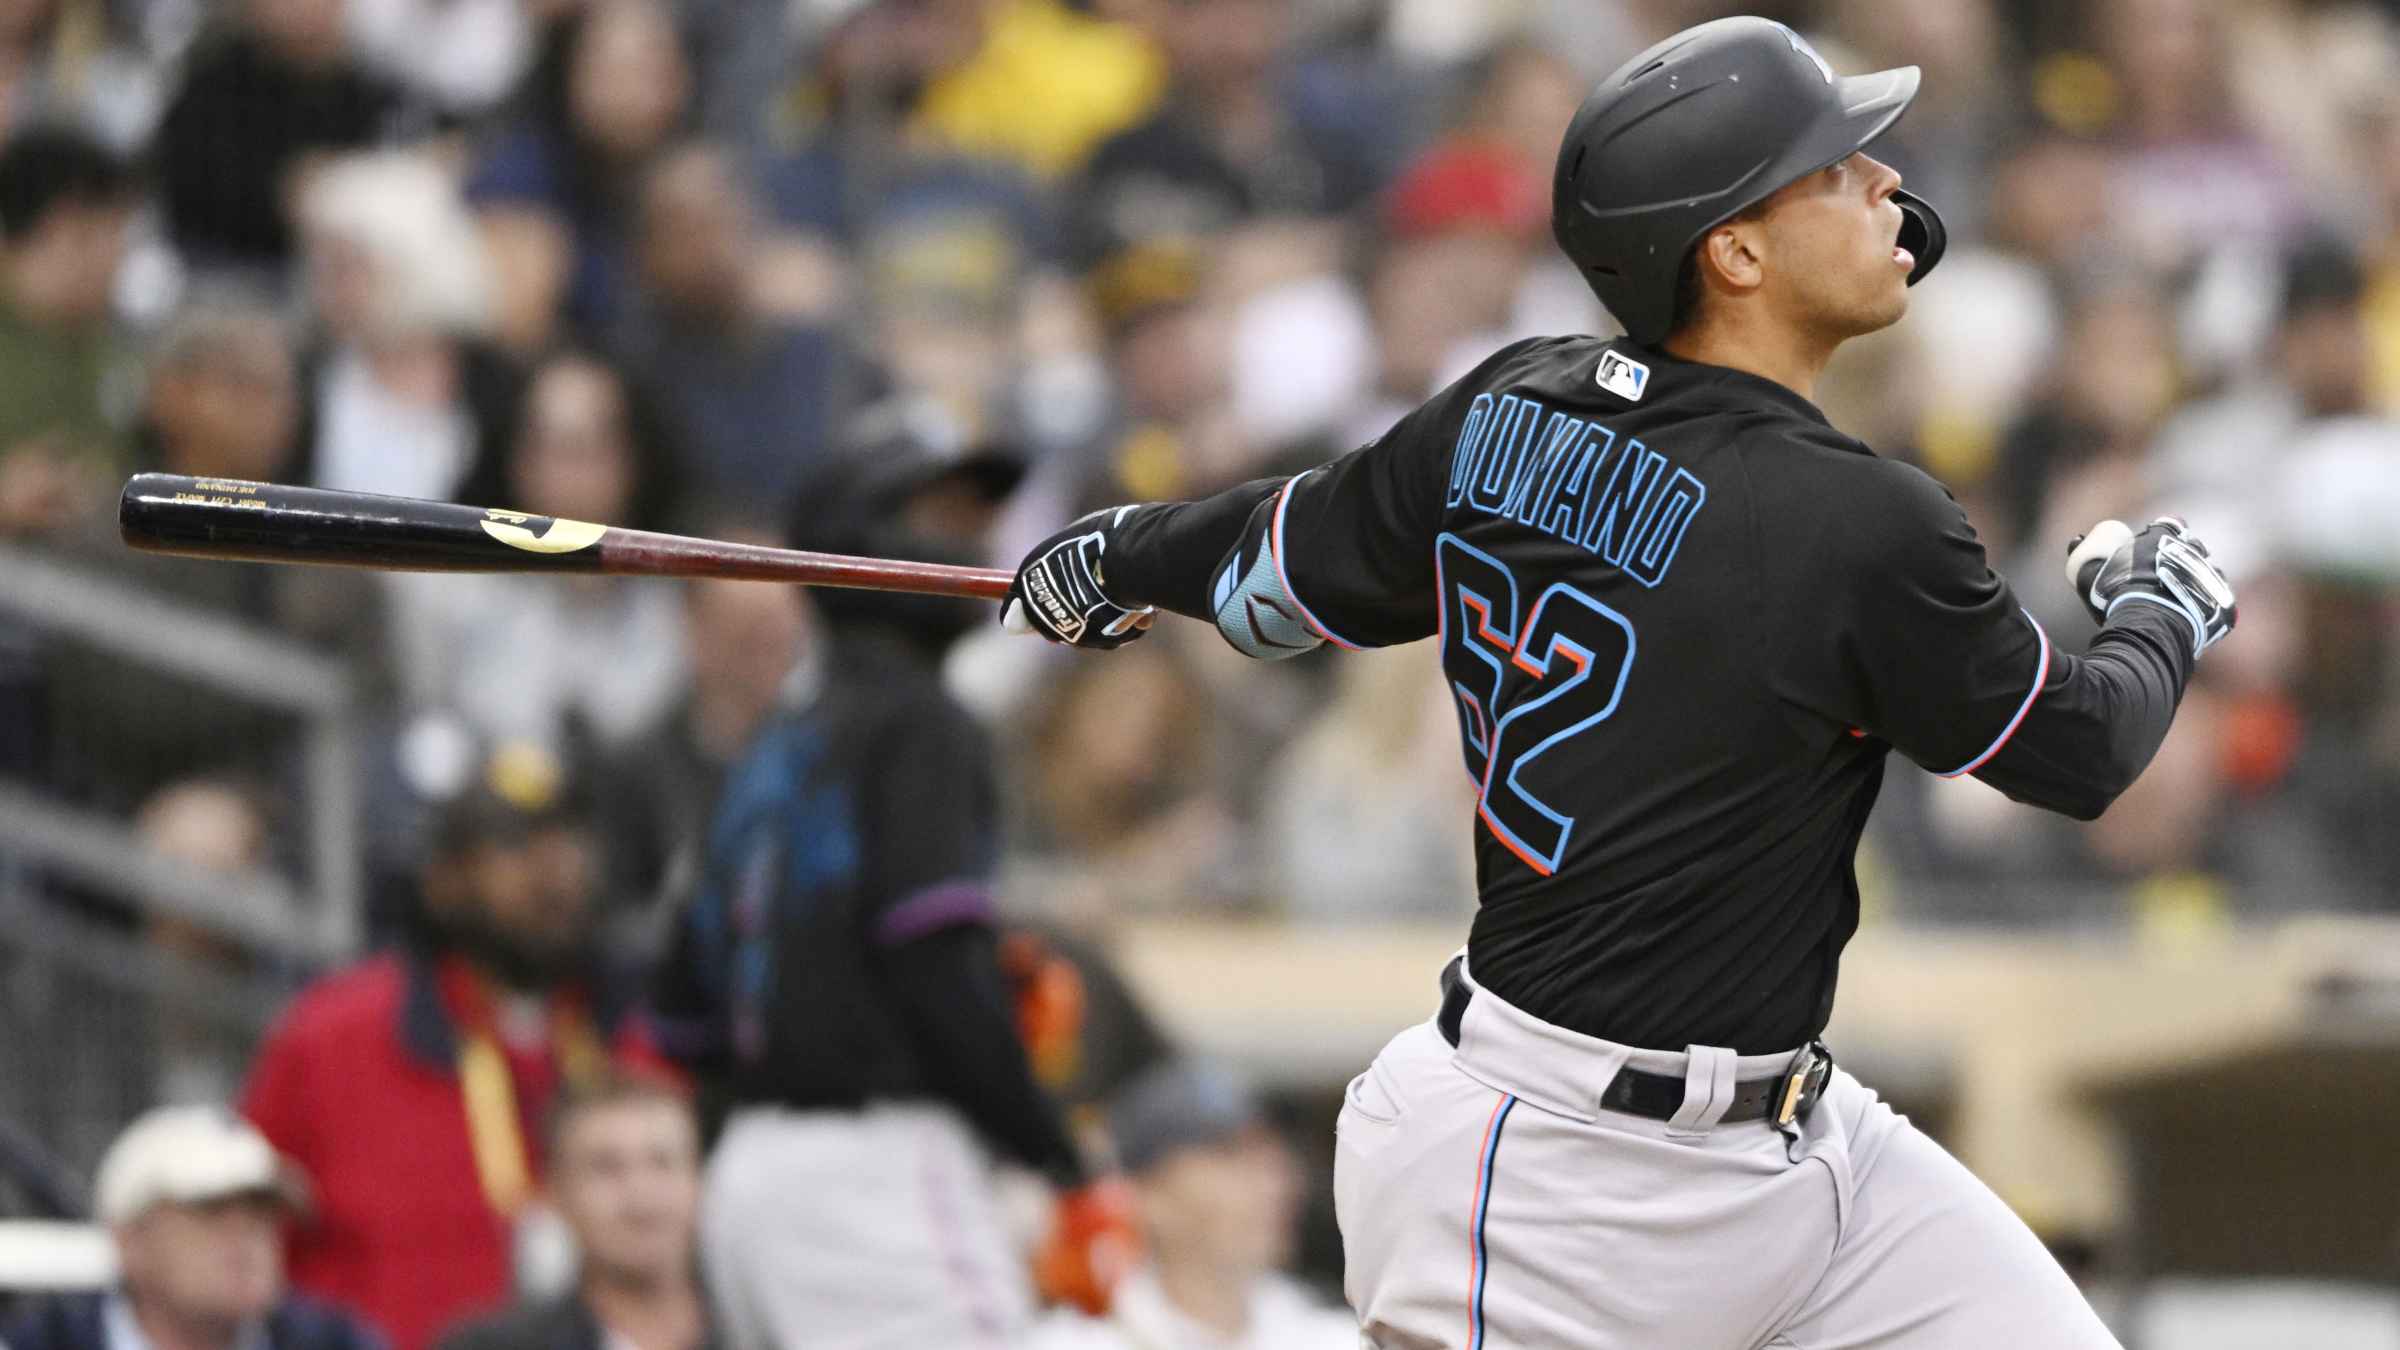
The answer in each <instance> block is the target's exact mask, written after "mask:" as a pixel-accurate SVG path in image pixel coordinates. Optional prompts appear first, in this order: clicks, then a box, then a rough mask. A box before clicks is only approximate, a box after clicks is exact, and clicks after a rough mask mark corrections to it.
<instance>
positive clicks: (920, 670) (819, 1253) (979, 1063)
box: [658, 402, 1112, 1350]
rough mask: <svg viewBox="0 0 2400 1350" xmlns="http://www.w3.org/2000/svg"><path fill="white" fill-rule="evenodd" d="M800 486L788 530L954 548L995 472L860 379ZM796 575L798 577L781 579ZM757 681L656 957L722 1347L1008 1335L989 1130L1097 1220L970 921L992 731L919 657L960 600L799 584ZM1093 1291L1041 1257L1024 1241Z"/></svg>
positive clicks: (979, 510) (986, 948) (994, 840)
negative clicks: (691, 873)
mask: <svg viewBox="0 0 2400 1350" xmlns="http://www.w3.org/2000/svg"><path fill="white" fill-rule="evenodd" d="M855 436H856V439H855V441H854V443H853V445H852V446H851V447H850V449H851V450H852V453H851V454H850V455H849V456H848V457H847V458H846V461H845V463H844V466H843V468H842V469H841V470H838V471H837V475H838V476H836V477H833V478H831V479H828V480H826V481H823V482H821V483H820V484H818V485H817V486H816V487H815V488H814V489H813V490H810V491H807V492H804V493H802V495H801V504H800V507H799V508H798V510H799V515H800V518H799V519H797V520H796V521H795V523H794V525H793V528H792V530H791V542H792V543H793V544H794V545H796V546H798V547H801V548H811V549H820V550H825V551H829V552H847V553H865V554H874V555H876V556H882V557H897V558H913V559H920V560H927V561H971V560H973V558H974V556H975V553H974V549H975V541H976V540H978V539H979V538H980V537H981V536H982V534H983V533H984V531H985V530H986V529H987V528H988V527H989V525H990V523H991V520H992V517H993V514H994V511H995V508H996V507H997V505H998V504H999V503H1000V502H1001V501H1002V500H1003V499H1004V498H1005V497H1006V496H1007V495H1008V493H1009V492H1010V491H1011V490H1013V489H1014V487H1015V486H1016V483H1017V481H1018V479H1019V478H1020V477H1021V476H1022V468H1021V466H1020V465H1019V464H1018V463H1017V462H1016V461H1015V460H1014V459H1012V458H1010V457H1008V456H1005V455H1002V454H997V453H993V452H990V451H987V450H982V449H979V448H977V447H975V446H973V445H972V444H970V442H969V441H968V439H967V438H966V436H965V435H964V433H963V431H961V430H960V429H959V428H958V427H956V425H955V424H954V423H952V422H950V421H949V420H947V419H946V418H943V417H941V416H940V415H939V414H938V412H937V411H936V410H935V409H933V408H932V407H931V406H930V405H927V404H919V403H903V402H895V403H890V404H884V405H879V406H877V407H876V408H875V409H873V410H872V411H871V412H870V413H869V414H868V415H867V416H866V418H865V419H864V420H863V421H862V422H861V424H860V426H859V427H858V429H857V430H856V433H855ZM793 602H794V603H803V602H802V601H800V600H799V599H798V598H797V597H796V596H795V599H794V601H793ZM813 603H814V604H815V605H816V607H817V609H818V611H819V615H820V621H819V623H818V624H817V625H816V633H817V640H816V641H815V643H814V644H813V645H812V646H811V647H810V648H809V649H808V651H807V652H806V654H805V655H804V657H803V658H802V661H801V663H800V665H799V666H798V667H797V668H796V669H794V671H793V672H792V675H791V678H790V681H789V683H788V685H787V687H786V690H785V696H784V705H783V708H782V710H781V711H780V713H779V714H778V715H777V716H776V717H775V718H774V719H772V720H771V721H770V722H769V723H768V724H767V727H766V729H765V730H764V731H763V732H762V733H761V735H760V736H759V738H758V740H757V741H756V742H755V744H753V745H752V747H751V749H750V751H749V753H748V754H747V755H746V756H745V757H743V758H742V759H741V760H740V761H738V762H737V763H736V764H735V765H734V766H733V768H732V769H731V770H730V771H729V773H728V774H727V776H726V780H725V789H724V793H723V796H722V797H721V799H720V801H719V803H718V806H717V810H716V814H715V818H714V820H713V821H712V822H711V824H710V826H709V828H708V833H707V836H706V840H705V843H704V846H703V847H704V857H703V859H702V863H701V873H700V881H699V888H698V892H697V894H696V896H695V898H694V901H693V903H692V905H691V906H690V908H689V909H688V910H687V911H686V913H685V914H684V916H683V918H682V922H681V924H680V926H679V929H678V932H677V934H676V937H675V941H674V946H673V951H672V953H671V955H670V957H669V960H668V962H667V966H666V969H665V971H664V973H663V976H662V984H661V988H660V991H659V999H658V1005H659V1012H660V1017H661V1025H662V1028H663V1029H664V1032H665V1035H666V1038H667V1043H668V1046H669V1048H670V1051H671V1052H672V1053H674V1054H676V1055H677V1056H678V1057H679V1058H681V1059H682V1060H683V1061H684V1062H685V1063H687V1064H688V1065H689V1066H690V1067H691V1068H692V1069H693V1070H694V1071H695V1072H697V1073H698V1074H700V1075H701V1076H702V1078H703V1079H704V1081H705V1082H706V1083H707V1084H708V1085H709V1087H710V1089H711V1090H712V1092H713V1094H714V1095H716V1096H717V1097H719V1098H721V1099H723V1101H724V1102H725V1104H726V1105H728V1106H729V1107H730V1117H729V1119H728V1120H727V1122H726V1125H725V1129H724V1133H723V1135H722V1136H721V1138H720V1140H719V1142H718V1144H717V1146H716V1151H715V1154H714V1156H713V1157H712V1159H711V1160H710V1164H709V1173H708V1183H707V1191H706V1206H705V1209H704V1212H703V1220H702V1229H701V1241H702V1247H703V1251H704V1254H705V1257H706V1260H705V1263H704V1264H705V1267H706V1270H707V1275H708V1279H709V1282H710V1285H711V1288H712V1292H713V1293H714V1295H715V1297H716V1301H717V1306H718V1311H719V1314H720V1317H721V1318H722V1321H723V1326H724V1330H725V1333H726V1338H727V1340H728V1342H729V1343H730V1344H731V1345H733V1346H735V1347H738V1348H739V1350H766V1348H767V1347H787V1346H800V1345H817V1344H827V1343H838V1344H841V1345H844V1346H859V1347H878V1346H890V1347H912V1348H913V1347H923V1346H943V1347H951V1346H957V1347H969V1346H986V1345H990V1346H998V1345H1007V1344H1013V1343H1014V1342H1015V1340H1016V1338H1017V1337H1018V1336H1019V1335H1020V1334H1021V1333H1022V1331H1023V1330H1024V1328H1025V1327H1026V1325H1027V1324H1028V1322H1029V1320H1030V1318H1031V1316H1032V1312H1033V1300H1034V1288H1033V1285H1032V1283H1031V1281H1030V1279H1029V1276H1028V1270H1027V1262H1026V1258H1025V1256H1024V1254H1023V1252H1022V1251H1021V1250H1020V1249H1019V1244H1018V1243H1017V1242H1016V1241H1015V1240H1014V1239H1012V1237H1011V1234H1010V1230H1009V1228H1008V1226H1007V1225H1006V1224H1005V1223H1004V1221H1003V1215H1002V1211H1001V1209H1000V1207H999V1205H998V1204H997V1203H996V1199H995V1195H994V1192H993V1188H992V1184H991V1170H992V1164H993V1161H994V1158H995V1155H996V1156H997V1157H999V1158H1003V1159H1006V1160H1008V1161H1011V1162H1014V1163H1016V1164H1018V1165H1020V1166H1023V1167H1027V1168H1030V1169H1033V1170H1034V1171H1036V1172H1039V1173H1040V1174H1042V1175H1043V1176H1044V1177H1046V1178H1048V1179H1049V1180H1050V1181H1051V1182H1052V1183H1053V1184H1054V1185H1055V1186H1057V1187H1058V1188H1059V1189H1060V1190H1061V1191H1063V1192H1066V1193H1067V1199H1066V1200H1065V1201H1064V1202H1063V1203H1062V1206H1061V1213H1060V1220H1061V1225H1062V1228H1065V1229H1072V1230H1075V1231H1078V1232H1082V1233H1085V1234H1087V1235H1090V1234H1100V1235H1105V1234H1106V1233H1108V1232H1109V1231H1111V1229H1112V1225H1110V1224H1107V1223H1100V1222H1095V1217H1094V1216H1095V1215H1096V1214H1099V1213H1101V1212H1103V1211H1104V1210H1105V1209H1106V1202H1105V1200H1103V1199H1102V1198H1101V1197H1103V1196H1105V1195H1106V1194H1107V1192H1105V1191H1093V1190H1086V1189H1083V1188H1084V1187H1085V1184H1086V1182H1087V1180H1088V1178H1087V1176H1086V1173H1085V1170H1084V1165H1083V1162H1082V1160H1081V1158H1080V1157H1079V1155H1078V1153H1077V1150H1076V1147H1075V1145H1074V1142H1073V1141H1072V1139H1071V1138H1070V1137H1069V1135H1068V1132H1067V1129H1066V1126H1065V1124H1064V1123H1063V1121H1062V1119H1061V1117H1060V1114H1059V1110H1058V1108H1057V1106H1056V1105H1055V1104H1054V1103H1053V1102H1052V1101H1051V1100H1050V1098H1049V1097H1048V1096H1047V1095H1045V1094H1044V1092H1043V1091H1042V1089H1041V1088H1040V1087H1039V1086H1038V1085H1037V1083H1036V1082H1035V1079H1034V1076H1033V1072H1032V1069H1031V1067H1030V1066H1029V1064H1028V1062H1027V1057H1026V1052H1025V1049H1024V1046H1023V1045H1022V1044H1021V1042H1020V1041H1019V1039H1018V1031H1017V1026H1016V1022H1015V1012H1014V1008H1013V1006H1012V1002H1011V991H1010V989H1009V986H1008V984H1007V981H1006V980H1005V979H1004V977H1003V974H1002V969H1001V962H1000V959H999V951H998V941H997V937H996V935H995V933H994V930H993V913H992V896H991V877H992V872H993V868H994V866H995V865H996V863H997V861H998V851H999V837H998V835H999V820H998V802H997V790H996V787H995V784H994V781H993V768H992V759H991V751H990V748H989V746H988V744H987V743H986V741H985V738H984V734H983V732H982V730H981V728H980V727H978V726H977V725H976V724H975V722H974V721H973V719H972V718H970V717H969V716H968V715H967V713H966V712H965V711H964V710H963V709H961V708H960V707H959V706H958V705H957V704H955V703H954V702H952V701H951V699H950V698H949V696H948V695H947V694H946V693H945V692H944V691H943V688H942V684H941V679H940V668H939V662H940V660H941V657H942V655H943V653H944V652H945V651H946V650H947V649H948V648H949V646H950V644H951V642H952V641H953V640H955V639H956V638H957V637H959V636H960V635H961V634H962V633H964V632H965V631H966V630H967V629H968V628H969V627H970V626H972V625H973V624H974V623H976V622H977V621H978V619H979V618H980V616H981V609H980V607H979V606H977V605H975V604H974V603H972V602H962V601H957V600H946V599H940V598H936V597H913V596H897V595H879V594H870V593H866V592H846V591H824V592H820V593H818V594H817V595H816V596H815V597H814V598H813ZM1049 1264H1050V1266H1051V1268H1052V1269H1053V1270H1055V1271H1062V1272H1065V1274H1066V1277H1067V1278H1066V1282H1068V1283H1081V1284H1083V1285H1084V1286H1085V1291H1086V1293H1087V1295H1089V1294H1091V1293H1093V1292H1094V1287H1093V1283H1092V1281H1091V1280H1090V1279H1089V1278H1088V1274H1087V1275H1086V1276H1085V1277H1083V1278H1081V1279H1077V1278H1075V1277H1074V1272H1075V1271H1076V1270H1077V1269H1079V1268H1080V1263H1079V1262H1078V1261H1076V1260H1074V1259H1072V1258H1071V1256H1070V1257H1069V1259H1066V1260H1064V1262H1063V1264H1062V1263H1061V1262H1059V1261H1056V1260H1054V1261H1052V1262H1051V1263H1049Z"/></svg>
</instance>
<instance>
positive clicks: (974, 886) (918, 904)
mask: <svg viewBox="0 0 2400 1350" xmlns="http://www.w3.org/2000/svg"><path fill="white" fill-rule="evenodd" d="M991 922H992V894H991V890H990V889H989V888H988V887H986V886H985V885H984V884H983V883H982V882H979V881H948V882H940V883H936V884H935V885H932V886H928V887H926V888H925V889H923V890H921V891H918V892H916V893H915V894H913V895H910V896H908V897H907V898H905V899H903V900H901V901H900V902H899V903H898V904H895V905H893V906H892V907H891V908H890V909H887V910H885V911H884V912H883V915H882V917H881V918H879V919H878V920H877V921H876V923H875V943H876V945H877V946H881V947H897V946H900V945H901V944H902V943H907V942H914V941H916V940H917V939H918V938H921V937H925V936H927V935H929V934H932V933H938V932H940V931H941V930H943V929H945V928H959V927H964V926H968V925H984V926H988V925H990V923H991Z"/></svg>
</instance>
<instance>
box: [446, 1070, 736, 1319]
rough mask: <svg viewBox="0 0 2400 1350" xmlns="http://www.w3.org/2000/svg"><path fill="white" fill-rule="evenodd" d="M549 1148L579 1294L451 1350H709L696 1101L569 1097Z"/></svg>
mask: <svg viewBox="0 0 2400 1350" xmlns="http://www.w3.org/2000/svg"><path fill="white" fill-rule="evenodd" d="M549 1149H550V1178H549V1181H548V1182H547V1183H546V1187H545V1189H546V1190H547V1192H548V1194H549V1198H550V1202H551V1204H552V1205H553V1206H554V1207H555V1208H556V1209H557V1211H558V1215H559V1217H560V1218H561V1219H562V1220H564V1221H565V1223H566V1226H567V1230H568V1232H569V1233H570V1234H572V1235H573V1237H574V1239H575V1250H576V1252H577V1253H578V1255H579V1264H578V1270H577V1272H576V1279H575V1287H574V1288H573V1289H572V1290H571V1291H569V1292H568V1293H566V1294H564V1295H561V1296H560V1297H558V1298H555V1299H549V1300H545V1301H537V1302H531V1303H526V1304H523V1305H520V1306H519V1307H517V1308H514V1309H512V1310H510V1311H508V1312H505V1313H501V1314H499V1315H497V1316H494V1317H490V1318H486V1319H484V1320H482V1321H478V1322H474V1323H471V1324H469V1325H467V1326H463V1327H460V1328H459V1329H457V1330H455V1331H453V1332H451V1333H450V1334H449V1335H448V1336H446V1337H444V1338H443V1340H442V1350H710V1347H713V1346H714V1345H715V1344H716V1340H715V1337H714V1335H713V1334H712V1333H711V1331H710V1319H709V1315H708V1306H707V1301H706V1300H705V1299H704V1298H703V1297H702V1296H701V1291H700V1274H699V1264H698V1259H697V1258H698V1251H697V1241H696V1236H695V1235H696V1231H697V1228H698V1215H699V1209H700V1121H699V1118H698V1117H697V1115H695V1114H694V1112H693V1110H692V1104H691V1101H690V1099H689V1098H687V1097H686V1096H685V1095H684V1094H683V1093H682V1091H681V1090H680V1089H678V1088H676V1087H675V1086H673V1085H671V1084H668V1083H665V1082H662V1081H661V1080H659V1079H657V1078H654V1077H647V1076H642V1075H636V1074H613V1075H611V1076H609V1077H607V1078H605V1079H603V1080H601V1081H600V1082H598V1083H595V1084H592V1085H590V1086H587V1087H581V1088H573V1089H570V1090H568V1091H567V1092H566V1093H564V1094H563V1095H562V1096H561V1097H560V1099H559V1102H558V1105H557V1106H556V1107H555V1108H553V1110H552V1111H551V1113H550V1143H549Z"/></svg>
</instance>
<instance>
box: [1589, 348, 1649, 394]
mask: <svg viewBox="0 0 2400 1350" xmlns="http://www.w3.org/2000/svg"><path fill="white" fill-rule="evenodd" d="M1593 378H1594V379H1595V380H1597V381H1598V382H1599V384H1600V387H1601V388H1603V389H1605V390H1607V391H1608V392H1610V393H1612V394H1615V395H1616V396H1617V397H1618V398H1621V399H1624V400H1625V401H1626V402H1628V403H1639V402H1641V400H1642V391H1643V390H1644V389H1647V388H1648V387H1649V386H1650V367H1648V366H1645V365H1643V364H1642V363H1641V362H1639V361H1636V360H1634V359H1633V358H1632V357H1630V356H1627V355H1625V354H1624V353H1622V352H1602V353H1601V354H1600V369H1599V370H1597V371H1595V372H1593Z"/></svg>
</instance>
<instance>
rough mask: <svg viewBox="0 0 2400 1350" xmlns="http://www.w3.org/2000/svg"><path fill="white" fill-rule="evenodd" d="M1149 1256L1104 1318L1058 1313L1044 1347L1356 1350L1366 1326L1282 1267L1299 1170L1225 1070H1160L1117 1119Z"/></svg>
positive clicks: (1119, 1146)
mask: <svg viewBox="0 0 2400 1350" xmlns="http://www.w3.org/2000/svg"><path fill="white" fill-rule="evenodd" d="M1109 1135H1110V1137H1111V1139H1112V1140H1113V1141H1114V1142H1115V1145H1116V1151H1117V1164H1118V1166H1120V1167H1122V1168H1124V1169H1125V1173H1126V1175H1127V1177H1128V1178H1130V1179H1131V1181H1132V1183H1133V1192H1134V1208H1135V1211H1136V1213H1137V1214H1138V1215H1139V1216H1140V1219H1141V1225H1142V1236H1143V1239H1144V1247H1145V1250H1146V1251H1147V1252H1148V1259H1147V1260H1146V1261H1145V1262H1144V1263H1143V1264H1142V1265H1141V1266H1139V1267H1137V1268H1136V1269H1135V1270H1134V1271H1133V1272H1132V1274H1130V1275H1128V1276H1127V1277H1126V1280H1125V1282H1124V1284H1123V1285H1122V1286H1120V1287H1119V1288H1118V1289H1117V1291H1116V1302H1115V1306H1114V1307H1112V1308H1111V1309H1110V1310H1109V1313H1108V1315H1107V1316H1106V1317H1104V1318H1096V1319H1095V1318H1085V1317H1080V1316H1075V1315H1072V1314H1063V1313H1062V1314H1060V1315H1059V1316H1058V1317H1057V1318H1055V1319H1053V1320H1052V1322H1051V1323H1049V1324H1048V1325H1046V1326H1045V1327H1044V1328H1043V1329H1042V1332H1041V1334H1040V1335H1039V1336H1038V1337H1037V1338H1036V1341H1035V1344H1036V1345H1037V1346H1039V1347H1040V1350H1352V1348H1353V1347H1355V1346H1357V1344H1358V1323H1357V1321H1356V1319H1354V1318H1352V1317H1351V1316H1350V1314H1349V1313H1348V1312H1347V1311H1345V1310H1343V1309H1340V1308H1329V1307H1326V1306H1325V1305H1323V1304H1321V1303H1319V1302H1318V1301H1317V1300H1316V1299H1314V1298H1312V1297H1310V1296H1309V1294H1308V1293H1307V1291H1305V1290H1303V1289H1302V1288H1300V1286H1299V1285H1298V1284H1296V1283H1294V1282H1293V1281H1292V1280H1290V1279H1288V1278H1286V1277H1285V1276H1284V1275H1283V1274H1281V1271H1282V1270H1283V1268H1284V1266H1285V1265H1286V1264H1288V1263H1289V1262H1290V1261H1291V1259H1292V1248H1293V1245H1294V1243H1295V1241H1296V1239H1297V1236H1298V1229H1299V1223H1300V1173H1299V1166H1298V1164H1297V1163H1296V1162H1295V1161H1294V1159H1293V1158H1292V1153H1291V1149H1290V1147H1289V1146H1288V1145H1286V1144H1285V1143H1284V1141H1283V1137H1282V1136H1281V1135H1279V1134H1277V1133H1276V1131H1275V1127H1274V1125H1273V1124H1272V1123H1271V1122H1270V1121H1269V1120H1268V1119H1267V1116H1266V1112H1265V1110H1264V1109H1263V1108H1262V1107H1261V1106H1260V1104H1259V1101H1258V1097H1257V1095H1256V1094H1255V1093H1253V1092H1252V1091H1251V1089H1250V1085H1249V1084H1247V1083H1245V1082H1243V1081H1242V1080H1241V1079H1240V1078H1239V1077H1237V1076H1236V1075H1235V1074H1233V1073H1232V1072H1231V1071H1230V1070H1227V1069H1225V1068H1222V1067H1219V1066H1217V1065H1214V1064H1207V1063H1201V1062H1196V1061H1185V1062H1169V1063H1164V1064H1160V1065H1158V1066H1156V1067H1154V1068H1152V1069H1150V1070H1149V1071H1148V1072H1145V1073H1143V1074H1142V1075H1140V1076H1139V1077H1137V1078H1135V1079H1134V1080H1133V1081H1132V1082H1130V1083H1128V1084H1127V1085H1126V1087H1125V1090H1124V1091H1123V1093H1122V1094H1120V1095H1119V1096H1118V1098H1117V1101H1116V1104H1115V1106H1114V1107H1113V1108H1112V1109H1111V1110H1110V1112H1109Z"/></svg>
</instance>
